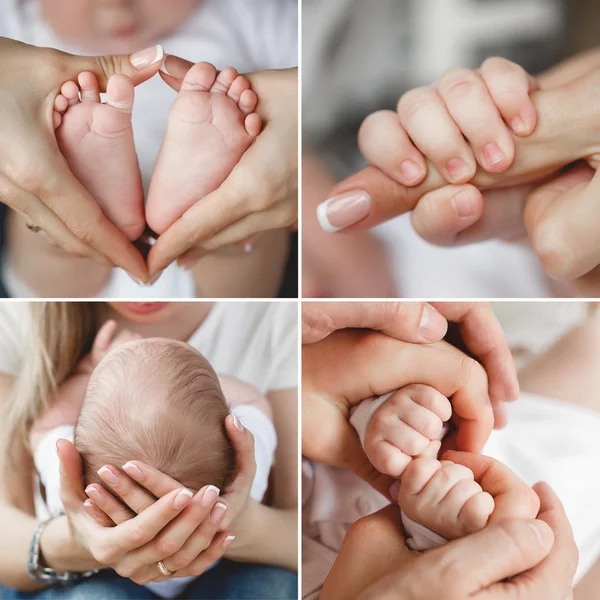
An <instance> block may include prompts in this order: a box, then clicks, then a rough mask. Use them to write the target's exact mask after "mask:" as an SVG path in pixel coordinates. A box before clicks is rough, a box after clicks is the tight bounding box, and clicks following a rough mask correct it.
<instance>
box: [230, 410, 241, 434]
mask: <svg viewBox="0 0 600 600" xmlns="http://www.w3.org/2000/svg"><path fill="white" fill-rule="evenodd" d="M231 417H232V418H233V426H234V427H235V428H236V429H237V430H238V431H243V429H244V427H243V425H242V424H241V423H240V422H239V420H238V418H237V417H236V416H235V415H234V414H233V413H231Z"/></svg>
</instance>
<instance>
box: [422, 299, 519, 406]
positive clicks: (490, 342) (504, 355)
mask: <svg viewBox="0 0 600 600" xmlns="http://www.w3.org/2000/svg"><path fill="white" fill-rule="evenodd" d="M433 306H434V307H435V308H436V309H437V310H438V311H439V312H440V314H442V315H443V316H444V317H445V318H446V319H447V320H448V321H450V322H453V323H457V324H458V326H459V332H460V335H461V338H462V341H463V342H464V344H465V346H466V349H467V350H468V352H469V353H471V354H472V355H473V356H474V357H475V358H477V360H478V361H480V362H481V363H482V364H483V366H484V368H485V371H486V373H487V375H488V379H489V395H490V400H491V401H492V403H499V402H510V401H513V400H516V399H517V398H518V396H519V382H518V379H517V370H516V367H515V363H514V360H513V357H512V353H511V351H510V348H509V346H508V342H507V341H506V337H505V335H504V331H503V330H502V327H501V325H500V323H499V322H498V319H497V318H496V316H495V315H494V311H493V310H492V308H491V306H490V305H489V304H487V303H481V302H435V303H433Z"/></svg>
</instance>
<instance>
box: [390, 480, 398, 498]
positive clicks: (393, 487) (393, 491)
mask: <svg viewBox="0 0 600 600" xmlns="http://www.w3.org/2000/svg"><path fill="white" fill-rule="evenodd" d="M399 492H400V482H399V481H394V483H392V485H390V498H391V499H392V500H393V501H394V503H397V502H398V493H399Z"/></svg>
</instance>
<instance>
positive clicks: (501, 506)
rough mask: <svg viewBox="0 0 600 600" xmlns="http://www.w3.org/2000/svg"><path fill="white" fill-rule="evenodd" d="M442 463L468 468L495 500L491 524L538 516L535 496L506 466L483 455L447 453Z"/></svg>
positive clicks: (537, 503) (537, 500)
mask: <svg viewBox="0 0 600 600" xmlns="http://www.w3.org/2000/svg"><path fill="white" fill-rule="evenodd" d="M443 459H444V460H451V461H452V462H454V463H457V464H460V465H463V466H465V467H467V468H469V469H470V470H471V471H472V472H473V475H474V477H475V481H476V482H477V483H479V485H480V486H481V488H482V489H483V491H484V492H487V493H488V494H490V495H491V496H492V497H493V498H494V503H495V508H494V512H493V513H492V515H491V517H490V523H496V522H499V521H504V520H506V519H516V518H519V519H534V518H535V517H536V516H537V515H538V512H539V508H540V500H539V498H538V496H537V494H536V493H535V492H534V491H533V490H532V489H531V488H530V487H529V486H528V485H527V484H526V483H525V482H524V481H522V480H521V479H520V478H519V477H517V476H516V475H515V474H514V473H513V472H512V471H511V470H510V469H509V468H508V467H507V466H505V465H503V464H502V463H500V462H498V461H497V460H494V459H493V458H490V457H489V456H483V455H482V454H471V453H467V452H454V451H448V452H446V453H444V456H443Z"/></svg>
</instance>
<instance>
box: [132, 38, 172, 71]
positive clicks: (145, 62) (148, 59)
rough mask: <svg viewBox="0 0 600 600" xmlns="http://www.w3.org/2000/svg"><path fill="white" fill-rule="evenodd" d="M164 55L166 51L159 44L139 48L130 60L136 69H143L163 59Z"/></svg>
mask: <svg viewBox="0 0 600 600" xmlns="http://www.w3.org/2000/svg"><path fill="white" fill-rule="evenodd" d="M164 56H165V51H164V50H163V47H162V46H161V45H160V44H157V45H156V46H151V47H150V48H144V49H143V50H139V51H138V52H136V53H135V54H132V55H131V57H130V58H129V60H130V62H131V64H132V65H133V66H134V67H135V68H136V69H143V68H144V67H149V66H150V65H154V64H156V63H157V62H160V61H162V60H163V58H164Z"/></svg>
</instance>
